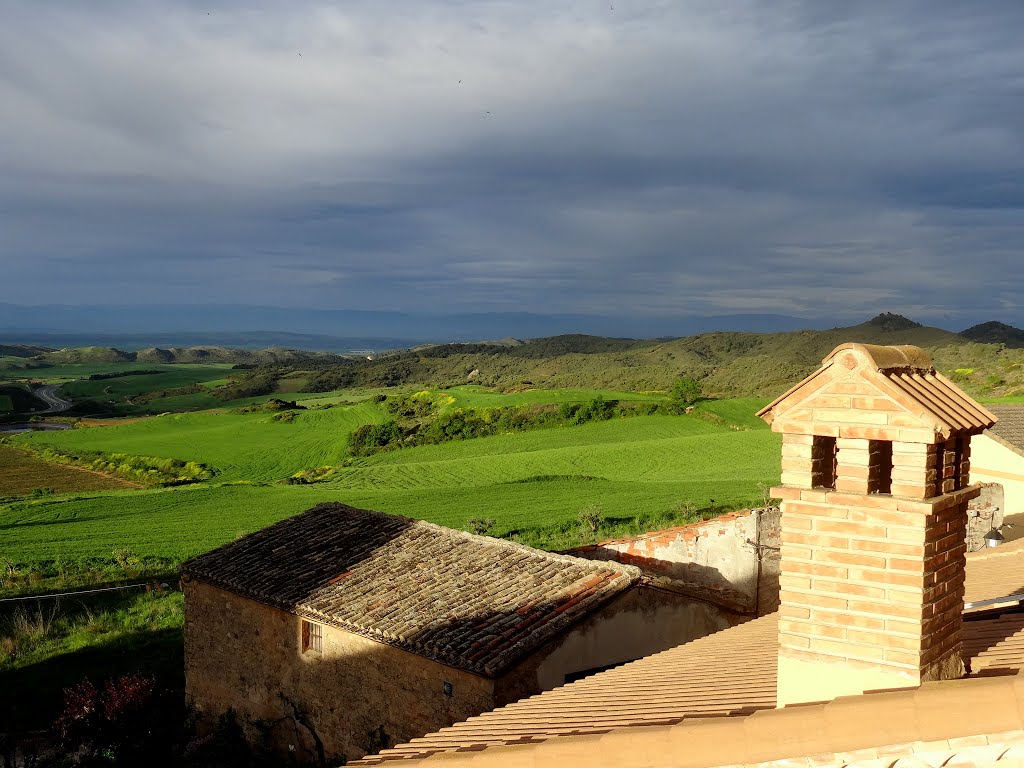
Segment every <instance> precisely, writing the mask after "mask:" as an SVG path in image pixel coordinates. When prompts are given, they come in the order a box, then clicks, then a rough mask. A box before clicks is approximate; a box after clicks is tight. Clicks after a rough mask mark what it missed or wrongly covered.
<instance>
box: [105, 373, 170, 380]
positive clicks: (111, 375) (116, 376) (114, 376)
mask: <svg viewBox="0 0 1024 768" xmlns="http://www.w3.org/2000/svg"><path fill="white" fill-rule="evenodd" d="M159 373H165V371H118V372H114V373H93V374H90V375H89V377H88V379H89V381H105V380H107V379H120V378H122V377H124V376H155V375H157V374H159Z"/></svg>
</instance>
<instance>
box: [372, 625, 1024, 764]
mask: <svg viewBox="0 0 1024 768" xmlns="http://www.w3.org/2000/svg"><path fill="white" fill-rule="evenodd" d="M777 632H778V616H777V614H772V615H770V616H764V617H762V618H759V619H754V620H753V621H749V622H747V623H745V624H741V625H739V626H737V627H733V628H731V629H726V630H723V631H721V632H718V633H716V634H713V635H709V636H708V637H704V638H701V639H699V640H694V641H692V642H690V643H686V644H684V645H680V646H677V647H675V648H672V649H669V650H667V651H663V652H661V653H658V654H655V655H653V656H648V657H646V658H644V659H640V660H638V661H634V662H632V663H630V664H626V665H623V666H621V667H617V668H615V669H612V670H609V671H607V672H603V673H600V674H597V675H594V676H592V677H588V678H584V679H583V680H579V681H577V682H575V683H572V684H570V685H566V686H564V687H562V688H556V689H555V690H553V691H547V692H546V693H543V694H540V695H538V696H533V697H531V698H529V699H524V700H522V701H519V702H516V703H514V704H510V705H508V706H506V707H503V708H501V709H497V710H494V711H493V712H487V713H485V714H482V715H478V716H476V717H472V718H470V719H469V720H466V721H464V722H461V723H457V724H455V725H453V726H451V727H449V728H444V729H442V730H440V731H437V732H436V733H432V734H428V735H427V736H424V737H422V738H419V739H413V740H412V741H410V742H408V743H407V744H401V745H399V746H397V747H394V748H393V749H388V750H384V751H383V752H381V753H380V754H379V755H372V756H369V757H366V758H363V759H362V760H360V761H358V762H359V763H361V764H367V765H369V764H375V763H382V762H388V761H393V760H403V759H405V760H415V759H421V758H424V757H429V756H430V755H434V754H438V753H442V752H462V751H467V750H478V749H481V748H486V747H491V746H509V745H512V744H519V743H525V742H527V741H528V742H531V743H535V742H540V741H547V740H549V739H552V738H555V737H561V736H570V735H580V734H603V733H608V732H609V731H612V730H616V729H621V728H636V727H650V726H658V725H662V726H665V725H676V724H679V723H682V722H683V721H684V720H690V719H694V720H696V721H698V722H699V719H700V718H707V717H724V716H736V715H747V714H750V713H753V712H756V711H761V710H766V709H773V708H774V707H775V686H776V679H777V678H776V658H777V644H776V637H777ZM964 660H965V662H966V664H967V666H968V668H969V669H971V670H972V673H973V674H974V675H977V676H991V675H1005V674H1016V673H1018V672H1019V671H1020V670H1022V669H1024V614H1021V613H1013V614H1006V615H1003V616H996V617H994V618H986V619H982V620H972V621H966V622H964Z"/></svg>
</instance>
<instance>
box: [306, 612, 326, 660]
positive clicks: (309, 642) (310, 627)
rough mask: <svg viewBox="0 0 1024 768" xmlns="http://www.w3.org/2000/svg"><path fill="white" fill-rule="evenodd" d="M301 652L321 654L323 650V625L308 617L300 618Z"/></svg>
mask: <svg viewBox="0 0 1024 768" xmlns="http://www.w3.org/2000/svg"><path fill="white" fill-rule="evenodd" d="M302 652H303V653H316V654H322V653H323V652H324V627H323V624H317V623H316V622H315V621H310V620H309V619H302Z"/></svg>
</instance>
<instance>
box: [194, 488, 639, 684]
mask: <svg viewBox="0 0 1024 768" xmlns="http://www.w3.org/2000/svg"><path fill="white" fill-rule="evenodd" d="M182 572H183V573H184V574H186V575H188V576H191V577H193V578H196V579H199V580H201V581H204V582H207V583H209V584H212V585H214V586H216V587H220V588H222V589H226V590H229V591H231V592H234V593H236V594H239V595H242V596H244V597H248V598H251V599H253V600H257V601H260V602H263V603H266V604H268V605H272V606H274V607H276V608H280V609H282V610H286V611H290V612H293V613H297V614H299V615H301V616H304V617H307V618H310V619H313V620H316V621H321V622H323V623H325V624H330V625H333V626H337V627H341V628H342V629H346V630H348V631H350V632H355V633H357V634H360V635H363V636H365V637H369V638H371V639H373V640H377V641H380V642H383V643H387V644H389V645H394V646H397V647H400V648H403V649H405V650H408V651H411V652H412V653H417V654H420V655H422V656H426V657H427V658H431V659H434V660H435V661H440V662H442V663H444V664H448V665H450V666H453V667H457V668H459V669H465V670H467V671H470V672H475V673H477V674H483V675H487V676H496V675H498V674H500V673H501V672H502V671H504V670H505V669H507V668H508V667H510V666H512V665H513V664H515V663H516V662H518V661H519V660H520V659H522V658H523V657H524V656H526V655H528V654H529V653H530V652H532V651H533V650H535V649H537V648H538V647H539V646H540V645H542V644H543V643H544V642H546V641H547V640H549V639H551V638H552V637H554V636H555V635H556V634H557V633H558V632H561V631H562V630H563V629H565V628H566V627H568V626H570V625H571V624H574V623H575V622H577V621H579V620H580V619H581V618H583V617H584V616H586V615H588V614H590V613H591V612H593V611H594V610H596V609H597V608H599V607H600V606H602V605H604V604H605V603H606V602H607V601H608V600H610V599H611V598H613V597H615V596H616V595H618V594H620V593H621V592H622V591H624V590H625V589H628V588H629V587H630V586H631V585H633V584H636V583H637V582H639V580H640V575H641V574H640V571H639V569H637V568H632V567H629V566H623V565H619V564H617V563H603V562H594V561H590V560H582V559H580V558H575V557H569V556H566V555H556V554H552V553H549V552H544V551H541V550H538V549H533V548H531V547H525V546H522V545H519V544H515V543H512V542H508V541H503V540H501V539H492V538H488V537H485V536H474V535H472V534H469V533H463V532H461V531H455V530H451V529H449V528H443V527H441V526H438V525H433V524H431V523H427V522H423V521H419V520H411V519H408V518H404V517H398V516H395V515H387V514H382V513H378V512H369V511H366V510H360V509H354V508H352V507H348V506H345V505H343V504H321V505H319V506H317V507H314V508H313V509H311V510H309V511H308V512H305V513H303V514H301V515H298V516H297V517H293V518H290V519H288V520H284V521H282V522H280V523H277V524H276V525H272V526H270V527H269V528H264V529H263V530H261V531H257V532H256V533H253V534H250V535H249V536H245V537H243V538H241V539H239V540H238V541H235V542H233V543H231V544H228V545H226V546H224V547H221V548H220V549H216V550H214V551H212V552H208V553H207V554H205V555H201V556H199V557H197V558H195V559H193V560H191V561H189V562H188V563H186V564H185V565H184V566H183V567H182Z"/></svg>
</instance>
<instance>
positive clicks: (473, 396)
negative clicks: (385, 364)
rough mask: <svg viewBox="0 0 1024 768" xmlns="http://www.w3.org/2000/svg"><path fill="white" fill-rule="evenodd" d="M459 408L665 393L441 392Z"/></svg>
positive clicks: (654, 398)
mask: <svg viewBox="0 0 1024 768" xmlns="http://www.w3.org/2000/svg"><path fill="white" fill-rule="evenodd" d="M439 394H444V395H447V396H449V397H451V398H452V399H453V401H454V402H453V403H452V405H454V406H455V407H459V408H504V407H507V406H511V405H534V404H540V403H585V402H588V401H590V400H593V399H595V398H597V397H602V398H604V399H605V400H628V401H640V402H664V401H665V400H666V399H667V395H666V394H665V393H664V392H616V391H612V390H602V389H527V390H524V391H522V392H509V393H502V392H494V391H492V390H489V389H487V388H485V387H478V386H472V385H466V386H462V387H451V388H450V389H445V390H442V391H441V392H440V393H439Z"/></svg>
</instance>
